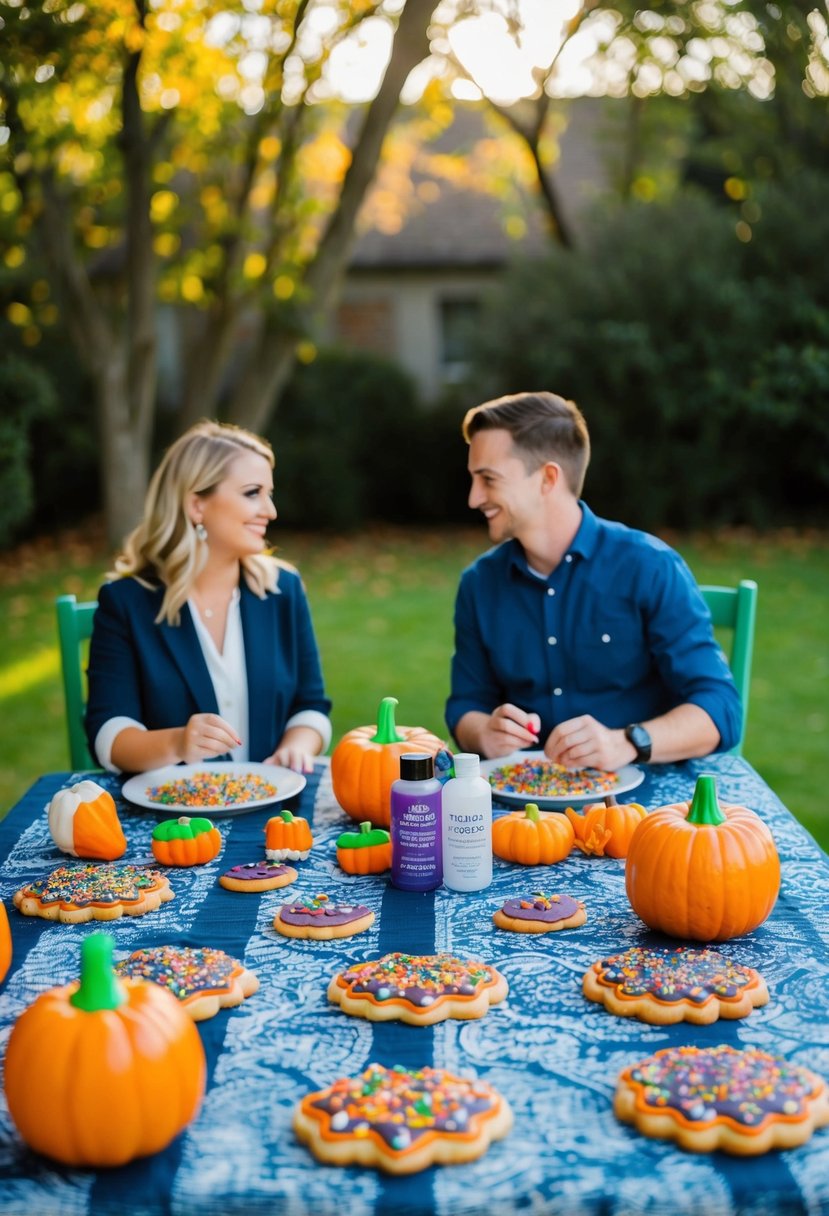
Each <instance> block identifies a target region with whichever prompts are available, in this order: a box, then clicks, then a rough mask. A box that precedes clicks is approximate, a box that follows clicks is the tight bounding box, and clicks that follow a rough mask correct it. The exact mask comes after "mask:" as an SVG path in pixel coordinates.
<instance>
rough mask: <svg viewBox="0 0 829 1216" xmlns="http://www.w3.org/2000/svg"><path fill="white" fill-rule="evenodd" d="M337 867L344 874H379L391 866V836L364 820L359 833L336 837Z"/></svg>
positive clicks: (343, 834)
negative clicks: (343, 871)
mask: <svg viewBox="0 0 829 1216" xmlns="http://www.w3.org/2000/svg"><path fill="white" fill-rule="evenodd" d="M337 865H338V866H339V867H340V869H341V870H345V872H346V874H381V873H382V872H383V870H388V869H389V868H390V866H391V836H389V834H388V832H387V831H386V830H385V828H375V827H372V825H371V822H370V820H368V819H366V820H365V821H364V822H363V823H361V824H360V829H359V831H357V832H343V833H342V835H340V836H338V837H337Z"/></svg>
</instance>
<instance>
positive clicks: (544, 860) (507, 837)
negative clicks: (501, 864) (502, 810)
mask: <svg viewBox="0 0 829 1216" xmlns="http://www.w3.org/2000/svg"><path fill="white" fill-rule="evenodd" d="M573 838H574V833H573V827H572V824H571V823H570V821H569V820H568V819H567V817H566V816H565V815H560V814H559V813H558V812H557V811H540V810H539V809H538V807H537V806H536V804H535V803H534V802H528V803H527V805H526V806H525V807H524V809H523V811H510V813H509V814H508V815H500V816H499V817H498V818H497V819H496V820H495V821H494V823H493V825H492V851H493V853H494V854H495V856H496V857H501V858H503V860H504V861H517V862H519V864H520V865H523V866H549V865H552V864H553V862H556V861H563V860H564V858H565V857H567V856H569V854H570V850H571V849H572V847H573Z"/></svg>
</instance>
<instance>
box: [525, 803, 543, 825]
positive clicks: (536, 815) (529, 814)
mask: <svg viewBox="0 0 829 1216" xmlns="http://www.w3.org/2000/svg"><path fill="white" fill-rule="evenodd" d="M524 818H525V819H532V821H533V823H538V821H539V819H540V818H541V812H540V811H539V809H538V807H537V806H536V804H535V803H534V802H528V803H527V805H526V806H525V807H524Z"/></svg>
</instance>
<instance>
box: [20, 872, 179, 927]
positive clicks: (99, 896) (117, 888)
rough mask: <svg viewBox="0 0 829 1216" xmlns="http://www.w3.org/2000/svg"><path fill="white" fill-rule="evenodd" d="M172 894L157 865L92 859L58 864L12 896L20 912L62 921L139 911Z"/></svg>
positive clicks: (114, 916) (114, 917) (149, 909)
mask: <svg viewBox="0 0 829 1216" xmlns="http://www.w3.org/2000/svg"><path fill="white" fill-rule="evenodd" d="M173 898H174V896H173V892H172V890H171V889H170V883H169V881H168V879H167V878H165V877H164V875H163V874H161V873H160V872H159V871H158V870H148V869H146V868H145V867H144V866H133V865H127V864H123V865H116V864H107V865H96V864H95V863H92V862H87V863H86V864H81V865H63V866H58V868H57V869H56V870H52V872H51V874H47V876H46V877H45V878H38V879H37V880H36V881H35V882H30V883H29V884H28V886H25V887H23V888H22V890H20V891H16V892H15V894H14V896H13V899H14V905H15V907H16V908H18V909H19V910H20V911H21V912H22V913H23V915H24V916H41V917H43V918H44V919H45V920H59V921H63V922H64V923H66V924H76V923H79V922H83V921H87V920H118V918H119V917H121V916H143V915H144V914H145V913H146V912H154V911H155V909H156V908H158V907H160V905H161V904H163V903H166V902H167V900H170V899H173Z"/></svg>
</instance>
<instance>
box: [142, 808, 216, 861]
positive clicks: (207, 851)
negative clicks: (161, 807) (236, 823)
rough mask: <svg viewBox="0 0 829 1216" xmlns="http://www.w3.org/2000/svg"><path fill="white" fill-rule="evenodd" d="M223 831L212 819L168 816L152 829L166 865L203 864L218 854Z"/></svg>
mask: <svg viewBox="0 0 829 1216" xmlns="http://www.w3.org/2000/svg"><path fill="white" fill-rule="evenodd" d="M221 847H222V834H221V832H220V831H219V829H218V828H217V827H214V825H213V823H212V822H211V821H210V820H209V819H201V818H195V819H188V818H187V816H186V815H182V817H181V818H180V819H167V820H165V822H164V823H160V824H159V825H158V827H156V828H154V829H153V838H152V850H153V856H154V857H155V859H156V861H160V862H161V864H162V865H163V866H200V865H204V863H205V862H206V861H212V860H213V858H214V857H218V855H219V850H220V849H221Z"/></svg>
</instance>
